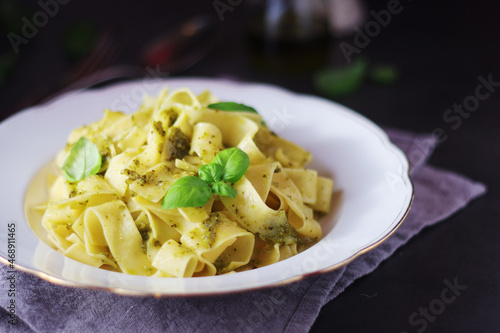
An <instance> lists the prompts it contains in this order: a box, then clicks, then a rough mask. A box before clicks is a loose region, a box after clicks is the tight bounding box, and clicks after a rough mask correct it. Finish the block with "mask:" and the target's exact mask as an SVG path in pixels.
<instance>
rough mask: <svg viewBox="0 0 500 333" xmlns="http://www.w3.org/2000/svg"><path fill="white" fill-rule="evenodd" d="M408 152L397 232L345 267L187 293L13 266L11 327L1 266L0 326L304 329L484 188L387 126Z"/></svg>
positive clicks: (430, 144)
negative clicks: (124, 287)
mask: <svg viewBox="0 0 500 333" xmlns="http://www.w3.org/2000/svg"><path fill="white" fill-rule="evenodd" d="M387 132H388V134H389V136H390V137H391V139H392V140H393V142H394V143H395V144H396V145H398V146H399V147H400V148H401V149H402V150H403V151H404V152H405V153H406V154H407V156H408V158H409V160H410V163H411V165H412V172H411V176H412V180H413V182H414V185H415V199H414V203H413V207H412V209H411V211H410V213H409V215H408V217H407V219H406V221H405V222H404V223H403V224H402V226H401V227H400V228H399V229H398V231H397V232H396V233H395V234H394V235H392V236H391V237H390V238H389V239H388V240H386V241H385V242H384V243H383V244H382V245H380V246H378V247H377V248H375V249H374V250H372V251H370V252H368V253H367V254H365V255H362V256H361V257H359V258H358V259H356V260H354V261H353V262H351V263H350V264H348V265H347V266H345V267H342V268H340V269H338V270H335V271H333V272H330V273H326V274H322V275H317V276H312V277H310V278H307V279H305V280H303V281H300V282H296V283H293V284H291V285H287V286H283V287H279V288H271V289H264V290H258V291H252V292H246V293H240V294H231V295H223V296H210V297H191V298H163V299H155V298H152V297H129V296H120V295H115V294H112V293H109V292H105V291H98V290H85V289H75V288H68V287H62V286H57V285H52V284H50V283H48V282H46V281H44V280H41V279H38V278H36V277H34V276H31V275H30V274H26V273H23V272H17V273H16V274H17V276H16V283H17V285H16V287H17V293H16V299H15V302H16V315H17V325H16V326H13V325H11V324H9V323H8V319H9V317H8V312H7V310H6V307H7V304H8V301H9V299H8V296H7V292H6V290H7V289H8V281H7V280H6V274H7V273H6V271H7V270H6V267H3V265H2V267H1V268H0V316H1V317H0V331H2V332H5V331H6V332H10V331H12V332H30V331H33V332H142V331H146V332H213V331H217V332H238V331H240V332H247V331H256V332H285V331H286V332H307V331H308V330H309V329H310V328H311V326H312V324H313V323H314V321H315V319H316V317H317V315H318V313H319V311H320V309H321V307H322V306H323V305H324V304H326V303H327V302H328V301H330V300H332V299H333V298H335V297H336V296H337V295H338V294H340V293H341V292H342V291H343V290H344V289H345V288H346V287H347V286H348V285H349V284H351V283H352V282H353V281H354V280H356V279H357V278H359V277H361V276H363V275H366V274H368V273H370V272H371V271H373V270H374V269H375V268H376V267H377V266H378V265H379V264H380V263H381V262H382V261H383V260H385V259H386V258H388V257H389V256H390V255H391V254H392V253H394V251H395V250H396V249H397V248H398V247H400V246H401V245H403V244H404V243H406V242H407V241H408V240H409V239H410V238H411V237H412V236H414V235H415V234H417V233H418V232H419V231H420V230H421V229H422V228H424V227H426V226H429V225H432V224H434V223H436V222H439V221H442V220H443V219H445V218H447V217H448V216H450V215H452V214H453V213H455V212H456V211H458V210H459V209H461V208H463V207H464V206H465V205H467V203H468V202H469V201H470V200H472V199H474V198H476V197H478V196H480V195H481V194H483V193H484V192H485V190H486V188H485V186H484V185H482V184H480V183H477V182H474V181H471V180H469V179H467V178H465V177H463V176H460V175H457V174H455V173H453V172H450V171H445V170H440V169H438V168H435V167H432V166H429V165H426V164H425V162H426V161H427V158H428V157H429V156H430V154H431V153H432V151H433V149H434V147H435V144H436V142H435V141H434V140H433V138H432V137H431V136H429V135H416V134H411V133H407V132H402V131H395V130H387Z"/></svg>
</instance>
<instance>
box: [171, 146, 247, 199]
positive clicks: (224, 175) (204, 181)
mask: <svg viewBox="0 0 500 333" xmlns="http://www.w3.org/2000/svg"><path fill="white" fill-rule="evenodd" d="M249 165H250V158H249V157H248V155H247V153H245V152H244V151H243V150H241V149H239V148H237V147H234V148H229V149H225V150H223V151H221V152H220V153H219V154H217V156H215V157H214V159H213V160H212V162H210V163H208V164H205V165H203V166H201V168H200V170H199V171H198V175H199V176H200V177H199V178H198V177H195V176H186V177H182V178H180V179H178V180H176V181H175V182H174V183H173V184H172V186H171V187H170V188H169V189H168V191H167V194H165V197H164V198H163V200H162V202H161V208H162V209H174V208H180V207H201V206H203V205H205V204H206V203H207V202H208V201H209V200H210V196H211V195H212V193H215V194H218V195H221V196H228V197H231V198H233V199H234V198H235V197H236V195H237V194H238V193H237V192H236V190H235V189H234V188H233V187H232V186H231V185H230V184H229V183H236V182H237V181H239V180H240V179H241V177H243V175H244V174H245V172H246V171H247V169H248V166H249Z"/></svg>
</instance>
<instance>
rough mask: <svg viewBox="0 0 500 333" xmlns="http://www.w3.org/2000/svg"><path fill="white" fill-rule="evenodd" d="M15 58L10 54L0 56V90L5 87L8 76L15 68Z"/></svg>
mask: <svg viewBox="0 0 500 333" xmlns="http://www.w3.org/2000/svg"><path fill="white" fill-rule="evenodd" d="M16 60H17V59H16V56H14V55H13V54H12V53H4V54H2V55H0V88H2V87H3V86H5V84H6V83H7V79H8V78H9V76H10V74H12V72H13V71H14V68H15V66H16Z"/></svg>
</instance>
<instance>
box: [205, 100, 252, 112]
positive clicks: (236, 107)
mask: <svg viewBox="0 0 500 333" xmlns="http://www.w3.org/2000/svg"><path fill="white" fill-rule="evenodd" d="M207 108H209V109H212V110H221V111H243V112H252V113H258V112H257V110H255V109H254V108H253V107H251V106H248V105H245V104H240V103H235V102H221V103H213V104H209V105H208V106H207Z"/></svg>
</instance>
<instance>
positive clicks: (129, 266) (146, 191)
mask: <svg viewBox="0 0 500 333" xmlns="http://www.w3.org/2000/svg"><path fill="white" fill-rule="evenodd" d="M214 102H217V99H216V97H215V96H213V95H212V94H211V93H209V92H208V91H206V92H203V93H202V94H200V95H199V96H196V95H194V94H193V93H192V92H191V91H190V90H189V89H179V90H176V91H173V92H172V93H169V91H168V89H164V90H163V91H162V92H161V93H160V94H159V95H158V96H157V97H155V98H153V97H149V96H147V97H146V98H145V100H144V103H143V105H142V106H141V107H140V108H139V110H138V111H137V112H135V113H133V114H124V113H121V112H118V111H111V110H105V111H104V117H103V118H102V119H101V120H99V121H97V122H95V123H92V124H90V125H87V126H83V127H81V128H78V129H76V130H74V131H73V132H72V133H71V134H70V136H69V138H68V142H67V145H66V147H65V148H64V149H63V150H62V151H61V152H60V153H59V154H58V156H57V158H56V160H55V163H56V164H57V165H58V166H59V167H61V166H62V165H63V163H64V161H65V160H66V158H67V156H68V154H69V152H70V150H71V148H72V147H73V146H74V145H75V143H76V142H77V141H78V140H79V139H80V138H81V137H84V138H86V139H88V140H90V141H91V142H92V143H93V144H94V145H95V146H96V147H97V148H98V150H99V153H100V155H101V156H102V165H101V168H100V170H99V171H98V173H97V174H94V175H90V176H87V177H85V178H84V179H81V180H79V181H75V182H69V181H68V180H66V179H65V177H64V175H63V174H62V172H61V173H60V174H58V175H57V177H56V178H55V181H53V183H52V185H51V187H50V189H49V196H50V198H49V201H48V203H47V204H46V207H45V213H44V215H43V218H42V225H43V227H44V228H45V229H46V230H47V233H48V238H49V240H50V241H51V243H52V245H53V246H54V247H55V248H57V249H58V250H59V251H61V252H62V253H63V254H64V255H66V256H68V257H70V258H72V259H74V260H77V261H80V262H82V263H85V264H88V265H92V266H95V267H101V268H105V269H109V270H115V271H119V272H124V273H128V274H135V275H146V276H159V277H196V276H209V275H216V274H225V273H229V272H238V271H243V270H248V269H253V268H256V267H261V266H265V265H269V264H272V263H275V262H277V261H280V260H283V259H286V258H288V257H290V256H293V255H295V254H297V253H298V252H300V251H302V250H304V249H305V248H307V247H308V246H310V245H312V244H314V243H315V242H317V241H318V240H319V239H320V238H321V236H322V235H321V226H320V224H319V223H318V222H317V218H318V216H320V215H321V214H324V213H328V211H329V209H330V202H331V195H332V187H333V181H332V180H331V179H329V178H326V177H322V176H319V175H318V174H317V172H316V171H314V170H311V169H306V168H305V165H306V164H307V163H308V162H309V161H310V160H311V155H310V153H309V152H307V151H306V150H304V149H303V148H301V147H299V146H297V145H296V144H294V143H292V142H290V141H287V140H285V139H283V138H281V137H279V136H277V135H276V134H274V133H273V132H272V131H271V130H270V129H269V128H268V127H267V126H266V125H265V124H264V123H263V122H262V119H261V116H260V115H258V114H256V113H252V112H230V111H220V110H213V109H210V108H208V107H207V105H208V104H211V103H214ZM231 147H238V148H240V149H241V150H243V151H244V152H245V153H246V154H247V155H248V157H249V160H250V166H249V167H248V169H247V171H246V173H245V175H244V176H243V177H242V178H241V179H240V180H239V181H237V182H236V183H234V184H231V186H232V188H233V189H234V190H236V193H237V195H236V196H235V197H234V198H232V197H230V196H219V195H216V194H212V195H211V197H210V199H209V200H208V202H207V203H206V204H205V205H204V206H202V207H181V208H175V209H162V207H161V206H162V205H161V202H162V199H163V198H164V197H165V194H166V193H167V191H168V190H169V188H170V187H171V186H172V184H173V183H174V182H175V181H176V180H178V179H181V178H183V177H185V176H198V171H199V169H200V167H201V166H202V165H204V164H208V163H210V162H211V161H212V160H213V159H214V157H215V156H216V155H217V154H218V153H220V152H221V151H222V150H224V149H226V148H231Z"/></svg>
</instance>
